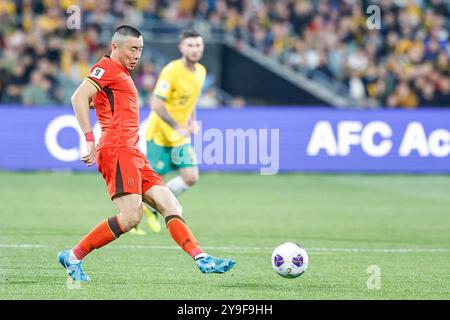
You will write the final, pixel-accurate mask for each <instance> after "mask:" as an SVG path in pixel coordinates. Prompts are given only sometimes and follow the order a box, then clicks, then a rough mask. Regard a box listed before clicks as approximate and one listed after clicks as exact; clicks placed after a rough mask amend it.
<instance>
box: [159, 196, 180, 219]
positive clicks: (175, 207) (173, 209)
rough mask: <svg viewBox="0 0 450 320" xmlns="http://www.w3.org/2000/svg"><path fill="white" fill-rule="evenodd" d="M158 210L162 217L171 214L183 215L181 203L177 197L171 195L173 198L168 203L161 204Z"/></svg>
mask: <svg viewBox="0 0 450 320" xmlns="http://www.w3.org/2000/svg"><path fill="white" fill-rule="evenodd" d="M159 212H161V214H162V215H163V216H164V217H167V216H173V215H177V216H180V217H182V216H183V207H182V206H181V204H180V202H179V201H178V200H177V198H175V197H173V199H172V201H171V202H170V204H168V205H162V206H161V207H160V210H159Z"/></svg>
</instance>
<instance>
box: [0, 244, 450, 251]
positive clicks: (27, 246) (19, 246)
mask: <svg viewBox="0 0 450 320" xmlns="http://www.w3.org/2000/svg"><path fill="white" fill-rule="evenodd" d="M49 247H52V246H49V245H42V244H25V243H22V244H15V243H10V244H1V243H0V249H2V248H5V249H8V248H16V249H30V248H31V249H32V248H49ZM66 247H70V246H66ZM105 248H107V249H141V250H180V247H177V246H156V245H112V246H108V247H105ZM202 248H203V249H205V250H224V251H244V252H253V251H272V250H273V247H239V246H236V247H234V246H230V247H227V246H204V247H202ZM306 249H307V250H308V252H312V253H326V252H328V253H333V252H344V253H420V252H424V253H433V252H443V253H446V252H450V248H314V247H311V248H306Z"/></svg>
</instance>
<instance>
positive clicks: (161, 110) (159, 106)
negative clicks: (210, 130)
mask: <svg viewBox="0 0 450 320" xmlns="http://www.w3.org/2000/svg"><path fill="white" fill-rule="evenodd" d="M150 107H151V108H152V110H153V111H155V112H156V113H157V114H158V116H159V117H160V118H161V119H163V120H164V121H165V122H166V123H167V124H168V125H169V126H171V127H172V128H173V129H174V130H176V131H178V133H179V134H181V135H182V136H188V135H189V130H187V128H185V127H184V126H182V125H181V124H179V123H178V122H176V121H175V120H174V119H173V117H172V116H171V115H170V114H169V112H168V111H167V109H166V106H165V101H164V100H163V99H162V98H160V97H158V96H157V95H153V96H152V99H151V102H150Z"/></svg>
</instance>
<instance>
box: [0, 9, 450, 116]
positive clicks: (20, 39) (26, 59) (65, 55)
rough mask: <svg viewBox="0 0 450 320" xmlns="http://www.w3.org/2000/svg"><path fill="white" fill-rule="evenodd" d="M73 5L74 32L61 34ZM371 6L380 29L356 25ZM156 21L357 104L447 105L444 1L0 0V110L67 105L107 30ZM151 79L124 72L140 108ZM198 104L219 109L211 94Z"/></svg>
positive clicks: (447, 14)
mask: <svg viewBox="0 0 450 320" xmlns="http://www.w3.org/2000/svg"><path fill="white" fill-rule="evenodd" d="M74 4H76V5H79V6H80V7H81V9H82V22H81V30H76V29H74V30H71V29H69V28H68V27H67V18H68V16H69V14H68V13H67V12H66V9H67V8H68V7H69V6H71V5H74ZM371 4H376V5H378V6H379V7H380V8H381V28H380V29H372V30H370V29H369V28H368V27H367V25H366V22H367V15H368V14H367V13H366V11H365V10H366V8H367V7H368V6H369V5H371ZM161 22H163V23H165V24H174V25H176V24H179V23H181V22H188V23H189V22H195V23H199V22H200V23H202V25H203V26H205V25H206V26H207V27H208V28H209V31H210V32H211V33H213V34H215V33H217V34H218V33H221V34H229V35H233V36H234V37H235V38H236V39H238V40H239V42H241V43H244V42H245V43H246V44H248V45H250V46H252V47H253V48H255V49H258V50H260V51H261V52H263V53H264V54H265V55H267V56H269V57H272V58H274V59H277V60H278V61H279V62H280V63H282V64H283V65H285V66H287V67H289V68H292V70H294V71H296V72H300V73H303V74H305V75H306V76H308V77H314V75H316V74H320V75H322V76H324V77H326V78H328V79H330V80H333V81H338V82H340V83H343V84H345V85H346V86H347V87H348V94H349V95H350V96H351V97H352V98H353V99H354V101H356V103H360V104H362V105H368V106H369V105H382V106H386V107H388V108H416V107H418V106H443V105H446V106H450V58H449V57H450V42H449V31H450V2H449V1H448V0H317V1H311V0H277V1H272V0H267V1H263V0H181V1H169V0H79V1H74V0H44V1H35V0H0V103H17V104H25V105H34V104H58V105H68V104H69V101H70V96H71V95H72V93H73V91H74V89H75V88H76V86H77V85H78V84H79V83H80V82H81V80H82V79H83V78H84V76H86V75H87V74H88V72H89V69H90V66H92V64H93V63H95V62H96V61H97V60H98V59H99V58H100V57H101V56H103V55H104V54H106V53H108V51H109V46H110V44H109V42H110V38H111V30H113V29H114V27H115V26H118V25H120V24H123V23H129V24H133V25H135V26H136V27H138V28H144V29H145V28H146V27H148V26H151V25H152V24H157V23H161ZM144 40H145V39H144ZM239 42H238V43H239ZM158 71H159V70H158V68H157V67H156V64H155V61H153V60H152V59H151V58H145V57H144V58H143V61H141V63H140V66H139V69H138V70H137V71H136V72H135V73H134V79H135V81H136V85H137V87H138V89H139V91H140V93H141V95H142V97H143V100H146V99H147V97H148V95H149V93H150V92H151V91H152V89H153V87H154V85H155V81H156V79H157V76H158ZM202 101H204V104H205V106H208V107H214V106H216V105H218V104H220V103H221V101H220V100H219V99H217V98H216V97H215V92H214V88H213V87H211V90H209V91H208V92H206V93H205V94H204V96H203V97H202ZM145 103H147V101H145ZM300 103H301V102H300ZM244 104H245V101H244V100H242V98H239V99H237V101H236V105H238V106H242V105H244Z"/></svg>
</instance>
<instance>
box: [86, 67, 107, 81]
mask: <svg viewBox="0 0 450 320" xmlns="http://www.w3.org/2000/svg"><path fill="white" fill-rule="evenodd" d="M104 73H105V70H104V69H102V68H95V69H94V70H92V72H91V74H90V76H91V77H94V78H97V79H101V78H102V76H103V74H104Z"/></svg>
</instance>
